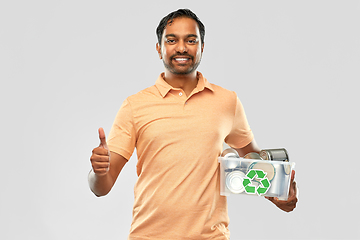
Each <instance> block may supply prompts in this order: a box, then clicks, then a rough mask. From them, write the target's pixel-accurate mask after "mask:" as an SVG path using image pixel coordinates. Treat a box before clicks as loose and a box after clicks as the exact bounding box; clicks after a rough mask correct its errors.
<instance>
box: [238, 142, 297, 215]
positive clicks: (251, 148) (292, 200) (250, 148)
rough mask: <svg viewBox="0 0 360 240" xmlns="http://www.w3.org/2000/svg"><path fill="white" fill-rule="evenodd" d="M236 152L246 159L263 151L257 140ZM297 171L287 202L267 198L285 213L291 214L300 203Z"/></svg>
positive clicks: (292, 178) (292, 175)
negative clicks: (252, 153) (249, 155)
mask: <svg viewBox="0 0 360 240" xmlns="http://www.w3.org/2000/svg"><path fill="white" fill-rule="evenodd" d="M235 150H236V151H237V152H238V153H239V156H240V157H244V156H245V155H246V154H248V153H251V152H255V153H259V152H260V151H261V149H260V148H259V146H258V145H257V143H256V141H255V139H254V140H252V141H251V142H250V143H249V144H248V145H246V146H245V147H243V148H235ZM294 179H295V171H294V170H292V173H291V181H290V188H289V197H288V199H287V200H286V201H283V200H279V199H278V198H275V197H265V198H266V199H268V200H269V201H271V202H272V203H274V204H275V205H276V206H277V207H278V208H280V209H281V210H283V211H285V212H291V211H293V210H294V208H295V207H296V203H297V201H298V198H297V188H296V182H295V180H294Z"/></svg>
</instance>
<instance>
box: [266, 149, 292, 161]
mask: <svg viewBox="0 0 360 240" xmlns="http://www.w3.org/2000/svg"><path fill="white" fill-rule="evenodd" d="M260 157H261V158H262V159H264V160H270V161H282V162H288V161H289V154H288V152H287V151H286V149H285V148H277V149H263V150H261V151H260Z"/></svg>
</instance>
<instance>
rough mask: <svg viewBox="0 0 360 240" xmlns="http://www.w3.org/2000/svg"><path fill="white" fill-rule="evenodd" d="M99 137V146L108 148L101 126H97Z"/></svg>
mask: <svg viewBox="0 0 360 240" xmlns="http://www.w3.org/2000/svg"><path fill="white" fill-rule="evenodd" d="M99 139H100V145H99V147H103V148H105V149H108V147H107V143H106V137H105V132H104V129H103V128H99Z"/></svg>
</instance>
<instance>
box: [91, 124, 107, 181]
mask: <svg viewBox="0 0 360 240" xmlns="http://www.w3.org/2000/svg"><path fill="white" fill-rule="evenodd" d="M99 139H100V145H99V146H98V147H97V148H94V149H93V151H92V155H91V157H90V161H91V165H92V168H93V171H94V173H95V174H97V175H98V176H103V175H106V174H107V173H108V171H109V167H110V151H109V148H108V146H107V144H106V137H105V132H104V129H102V128H99Z"/></svg>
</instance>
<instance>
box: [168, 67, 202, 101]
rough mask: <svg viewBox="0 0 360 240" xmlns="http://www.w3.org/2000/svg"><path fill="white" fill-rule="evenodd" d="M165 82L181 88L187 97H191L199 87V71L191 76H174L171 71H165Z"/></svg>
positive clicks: (190, 74)
mask: <svg viewBox="0 0 360 240" xmlns="http://www.w3.org/2000/svg"><path fill="white" fill-rule="evenodd" d="M164 79H165V81H166V82H167V83H168V84H170V85H171V86H172V87H174V88H181V89H182V90H183V91H184V92H185V94H186V96H189V95H190V94H191V92H192V90H194V88H195V87H196V86H197V83H198V76H197V71H194V72H191V73H189V74H184V75H181V74H173V73H171V72H169V71H165V74H164Z"/></svg>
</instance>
